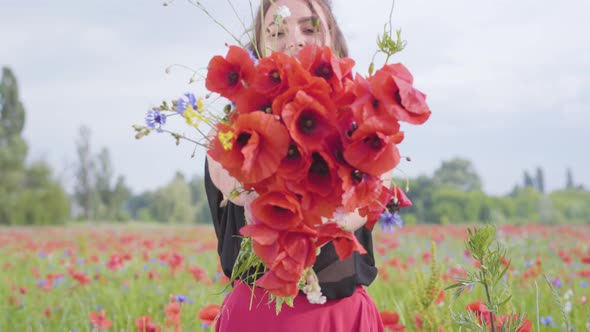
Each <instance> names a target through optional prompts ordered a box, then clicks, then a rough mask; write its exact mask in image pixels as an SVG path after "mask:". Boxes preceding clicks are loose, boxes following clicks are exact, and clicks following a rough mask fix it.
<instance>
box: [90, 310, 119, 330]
mask: <svg viewBox="0 0 590 332" xmlns="http://www.w3.org/2000/svg"><path fill="white" fill-rule="evenodd" d="M88 318H89V319H90V322H91V323H92V326H94V328H97V329H99V330H106V329H108V328H110V327H111V326H112V325H113V322H111V321H110V320H108V319H107V318H106V312H105V311H104V310H101V311H100V313H97V312H92V313H90V314H89V315H88Z"/></svg>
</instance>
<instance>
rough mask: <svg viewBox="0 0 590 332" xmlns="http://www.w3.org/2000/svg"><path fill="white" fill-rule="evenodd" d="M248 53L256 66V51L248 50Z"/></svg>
mask: <svg viewBox="0 0 590 332" xmlns="http://www.w3.org/2000/svg"><path fill="white" fill-rule="evenodd" d="M248 54H250V59H252V61H254V66H258V62H259V61H258V58H257V57H256V53H254V51H252V50H248Z"/></svg>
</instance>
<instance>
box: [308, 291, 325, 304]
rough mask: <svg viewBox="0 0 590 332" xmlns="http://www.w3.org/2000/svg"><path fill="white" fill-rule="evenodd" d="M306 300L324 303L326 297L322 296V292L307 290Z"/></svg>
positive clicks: (313, 302) (312, 302)
mask: <svg viewBox="0 0 590 332" xmlns="http://www.w3.org/2000/svg"><path fill="white" fill-rule="evenodd" d="M307 300H308V301H309V303H311V304H324V303H326V297H325V296H322V292H319V291H318V292H309V293H307Z"/></svg>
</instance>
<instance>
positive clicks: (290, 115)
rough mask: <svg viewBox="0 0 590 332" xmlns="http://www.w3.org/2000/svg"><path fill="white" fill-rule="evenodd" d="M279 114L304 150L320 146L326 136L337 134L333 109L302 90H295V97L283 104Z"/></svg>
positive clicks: (315, 148)
mask: <svg viewBox="0 0 590 332" xmlns="http://www.w3.org/2000/svg"><path fill="white" fill-rule="evenodd" d="M281 115H282V118H283V121H284V123H285V125H286V126H287V128H288V129H289V132H290V134H291V137H292V138H293V140H294V141H295V142H296V143H297V144H298V146H300V147H302V148H304V149H306V151H312V150H317V149H320V148H322V146H323V145H324V141H325V139H326V138H327V137H329V136H332V135H337V134H338V132H337V129H336V127H334V123H335V120H336V112H335V109H334V108H330V107H329V106H328V105H325V104H323V103H322V102H321V101H320V100H317V99H315V98H313V97H312V96H310V95H308V94H307V93H306V91H304V90H302V91H299V92H297V94H296V95H295V98H294V99H293V100H292V101H291V102H289V103H287V104H285V106H284V108H283V110H282V114H281Z"/></svg>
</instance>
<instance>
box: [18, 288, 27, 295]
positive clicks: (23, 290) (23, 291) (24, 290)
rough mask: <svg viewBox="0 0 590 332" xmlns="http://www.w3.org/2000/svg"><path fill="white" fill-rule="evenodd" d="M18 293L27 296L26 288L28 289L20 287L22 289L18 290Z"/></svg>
mask: <svg viewBox="0 0 590 332" xmlns="http://www.w3.org/2000/svg"><path fill="white" fill-rule="evenodd" d="M18 291H19V292H20V293H21V294H23V295H25V294H27V288H26V287H20V288H19V289H18Z"/></svg>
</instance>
